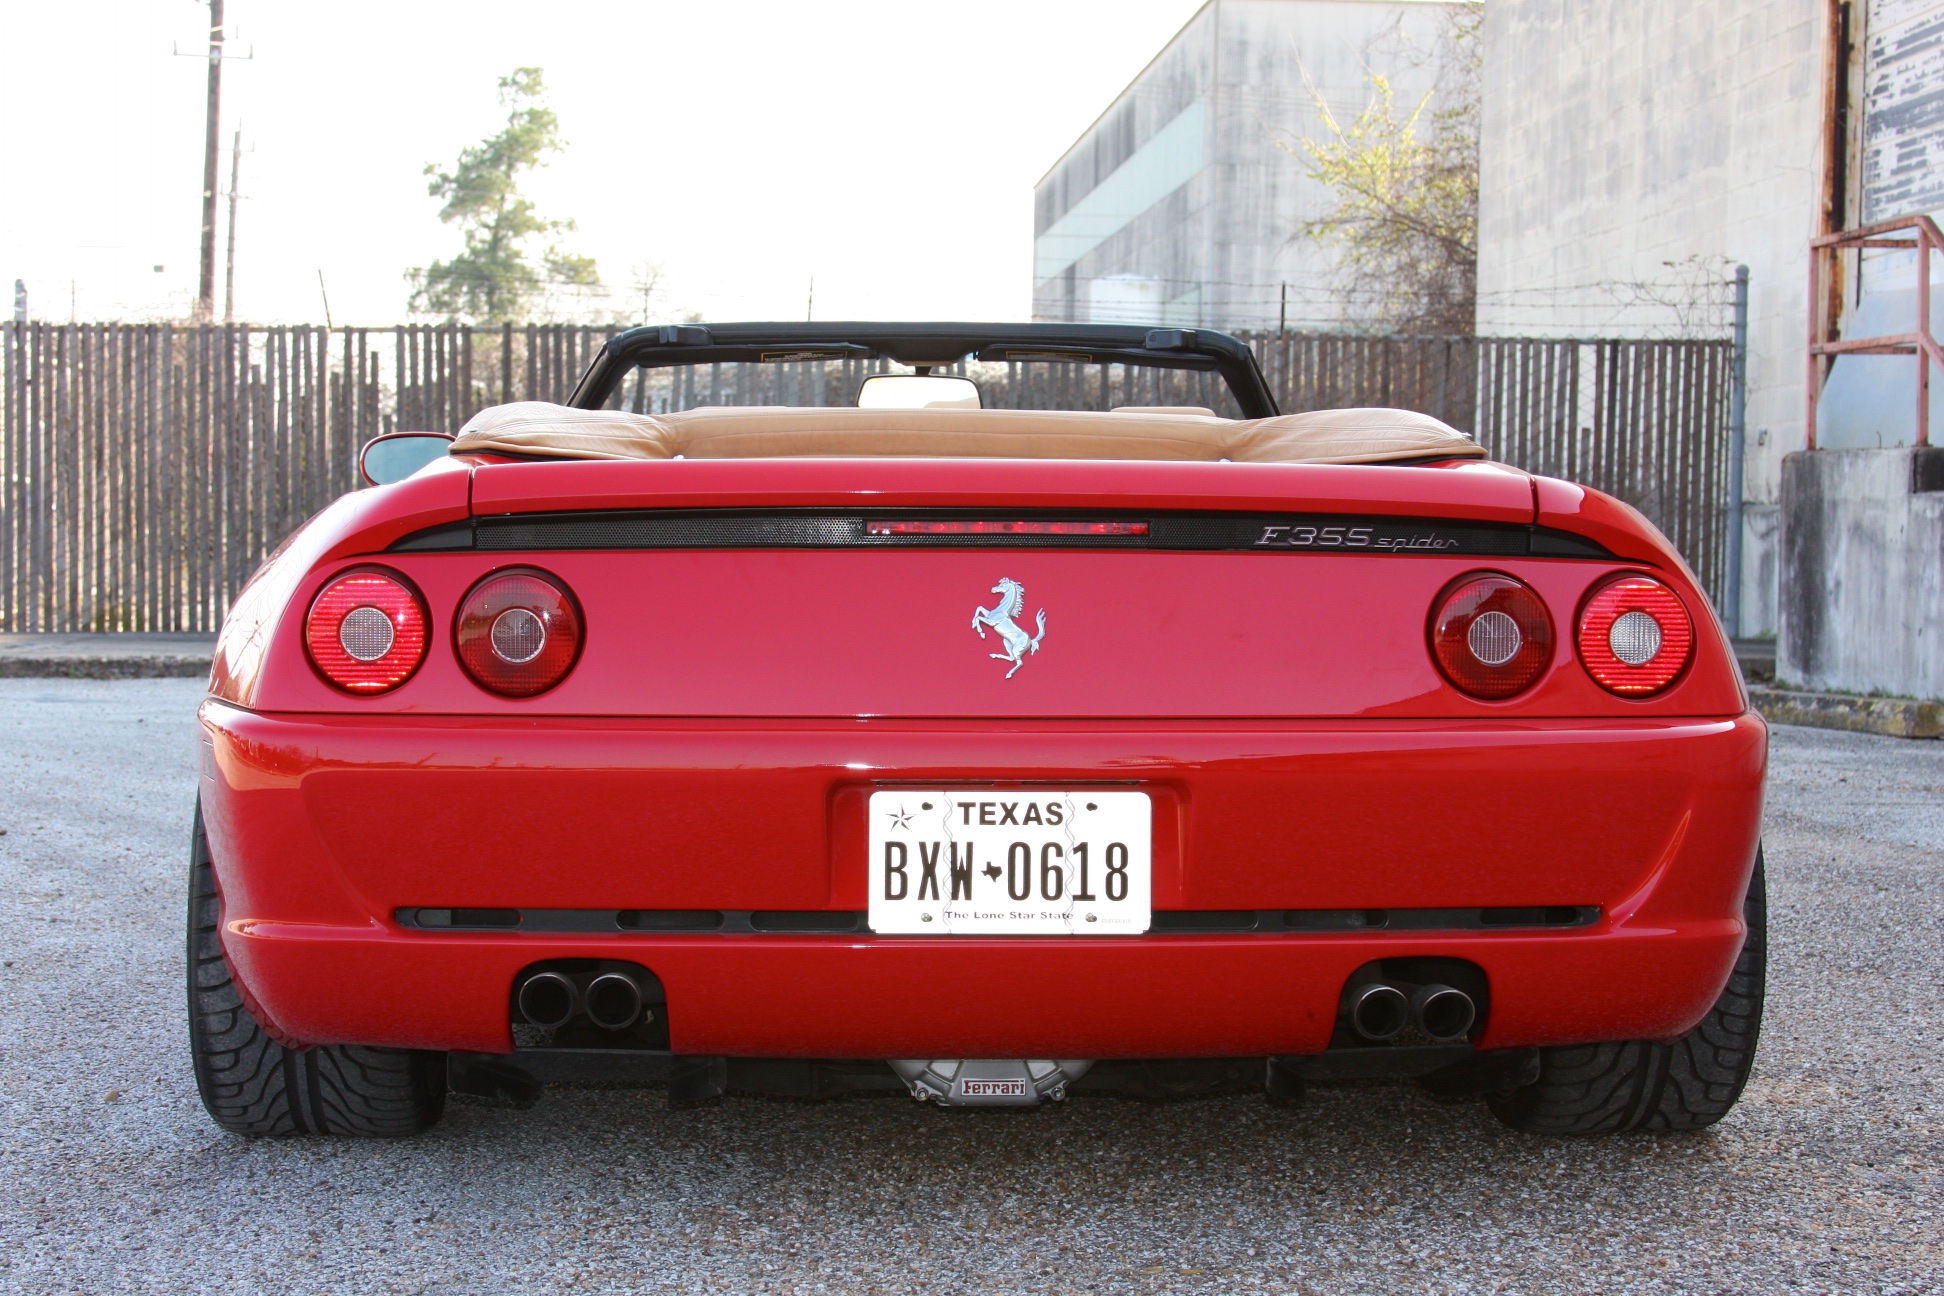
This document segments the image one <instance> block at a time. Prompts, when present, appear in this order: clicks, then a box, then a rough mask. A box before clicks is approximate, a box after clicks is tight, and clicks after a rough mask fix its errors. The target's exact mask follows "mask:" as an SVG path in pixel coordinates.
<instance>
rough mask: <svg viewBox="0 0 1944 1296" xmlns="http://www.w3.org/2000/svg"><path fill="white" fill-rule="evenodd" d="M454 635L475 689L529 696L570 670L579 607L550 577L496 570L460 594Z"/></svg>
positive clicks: (577, 649)
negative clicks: (463, 596)
mask: <svg viewBox="0 0 1944 1296" xmlns="http://www.w3.org/2000/svg"><path fill="white" fill-rule="evenodd" d="M457 634H458V641H459V660H460V661H461V662H462V663H464V665H465V667H466V673H467V674H468V675H470V676H472V677H473V679H474V680H476V681H477V682H478V683H479V684H480V686H481V687H483V688H488V689H491V690H492V691H493V692H495V693H502V694H504V695H506V696H507V697H532V696H533V695H534V694H535V693H544V692H546V691H547V690H548V689H550V688H552V687H553V686H554V685H556V684H558V683H560V681H561V680H563V679H565V678H566V677H567V672H568V671H569V670H571V669H573V666H574V657H575V655H576V654H578V653H579V652H580V645H581V618H580V611H579V609H577V608H576V607H575V606H574V598H573V596H572V595H571V594H569V593H568V592H567V587H566V586H564V585H562V584H561V583H560V582H558V581H557V580H555V579H554V578H553V577H551V576H548V575H546V574H545V573H543V572H537V571H512V572H502V573H500V574H499V575H497V576H489V577H487V578H486V579H485V580H483V581H481V582H480V583H479V584H477V585H475V586H473V590H472V593H470V594H468V595H466V602H465V605H464V606H463V607H461V608H460V610H459V625H458V630H457Z"/></svg>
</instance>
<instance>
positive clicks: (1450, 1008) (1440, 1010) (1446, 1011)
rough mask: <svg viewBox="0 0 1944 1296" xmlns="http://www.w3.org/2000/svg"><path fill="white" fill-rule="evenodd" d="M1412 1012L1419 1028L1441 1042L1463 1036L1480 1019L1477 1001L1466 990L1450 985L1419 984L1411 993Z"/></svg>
mask: <svg viewBox="0 0 1944 1296" xmlns="http://www.w3.org/2000/svg"><path fill="white" fill-rule="evenodd" d="M1411 1016H1412V1017H1414V1018H1415V1019H1416V1020H1417V1024H1418V1028H1419V1029H1420V1030H1422V1031H1423V1032H1424V1033H1425V1034H1426V1035H1429V1036H1430V1037H1431V1038H1432V1039H1434V1040H1438V1041H1439V1042H1441V1043H1442V1042H1446V1041H1450V1040H1460V1039H1463V1038H1464V1037H1465V1036H1466V1035H1468V1034H1469V1033H1470V1032H1471V1028H1472V1024H1473V1023H1474V1022H1476V1021H1477V1020H1478V1005H1477V1004H1475V1003H1473V1002H1472V997H1471V996H1470V995H1468V994H1466V993H1465V992H1464V991H1463V990H1458V989H1454V988H1453V987H1451V986H1448V985H1427V986H1419V987H1418V990H1417V993H1416V994H1414V995H1412V996H1411Z"/></svg>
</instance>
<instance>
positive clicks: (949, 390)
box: [857, 374, 982, 409]
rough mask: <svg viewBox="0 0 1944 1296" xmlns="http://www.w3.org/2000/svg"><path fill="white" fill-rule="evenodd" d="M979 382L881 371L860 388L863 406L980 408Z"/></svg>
mask: <svg viewBox="0 0 1944 1296" xmlns="http://www.w3.org/2000/svg"><path fill="white" fill-rule="evenodd" d="M981 404H982V402H981V401H980V400H979V385H978V384H977V383H975V382H973V381H972V380H971V379H970V378H945V377H936V378H935V377H933V376H932V375H930V374H877V375H875V376H874V377H870V378H866V379H865V380H864V385H863V386H862V387H860V388H859V389H858V391H857V408H859V409H978V408H980V406H981Z"/></svg>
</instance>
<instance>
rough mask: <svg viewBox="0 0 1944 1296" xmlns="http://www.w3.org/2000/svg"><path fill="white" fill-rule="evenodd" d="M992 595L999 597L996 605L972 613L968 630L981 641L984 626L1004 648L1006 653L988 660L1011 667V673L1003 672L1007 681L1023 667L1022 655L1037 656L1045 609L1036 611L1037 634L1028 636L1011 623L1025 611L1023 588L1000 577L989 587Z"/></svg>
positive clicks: (984, 634) (1044, 636) (1017, 583)
mask: <svg viewBox="0 0 1944 1296" xmlns="http://www.w3.org/2000/svg"><path fill="white" fill-rule="evenodd" d="M992 592H993V593H994V594H997V595H998V596H999V602H998V603H996V604H995V605H993V606H992V607H989V608H978V609H975V610H974V611H973V613H972V628H973V629H974V630H977V631H978V632H979V638H981V639H983V638H985V637H986V627H987V626H991V627H992V632H993V633H994V634H996V635H998V636H999V642H1000V643H1002V644H1004V645H1005V646H1006V651H1004V652H996V653H992V654H991V656H993V657H996V658H998V659H999V660H1000V661H1009V662H1011V663H1012V669H1011V670H1009V671H1007V672H1006V678H1007V679H1011V678H1012V677H1013V676H1014V675H1017V674H1018V673H1019V668H1020V667H1021V666H1023V665H1025V664H1026V654H1027V653H1036V652H1038V651H1039V646H1040V640H1042V639H1044V638H1046V609H1045V608H1041V609H1040V610H1039V633H1038V634H1032V635H1029V634H1027V633H1026V632H1025V631H1024V630H1021V629H1020V628H1019V625H1018V623H1017V622H1015V621H1014V620H1013V618H1014V617H1016V616H1021V615H1024V613H1025V611H1026V587H1025V586H1024V585H1021V584H1020V583H1019V582H1018V581H1016V580H1014V579H1013V578H1012V577H1010V576H1001V577H1000V578H999V583H998V584H997V585H994V586H993V587H992Z"/></svg>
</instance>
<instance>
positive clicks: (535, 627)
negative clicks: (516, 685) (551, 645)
mask: <svg viewBox="0 0 1944 1296" xmlns="http://www.w3.org/2000/svg"><path fill="white" fill-rule="evenodd" d="M492 639H493V651H494V652H496V653H498V654H499V655H500V657H501V658H502V659H504V660H506V661H509V662H512V663H513V664H514V665H515V666H524V665H525V664H526V663H528V662H530V661H532V660H533V659H534V658H535V657H538V656H539V655H540V653H541V651H542V650H544V649H545V648H546V646H547V625H546V623H545V622H544V621H542V620H541V619H540V618H539V617H537V616H535V615H534V614H533V613H532V612H530V611H528V610H527V609H526V608H523V607H516V608H508V609H507V610H506V611H504V612H502V613H500V614H499V615H498V616H497V617H494V618H493V635H492Z"/></svg>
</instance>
